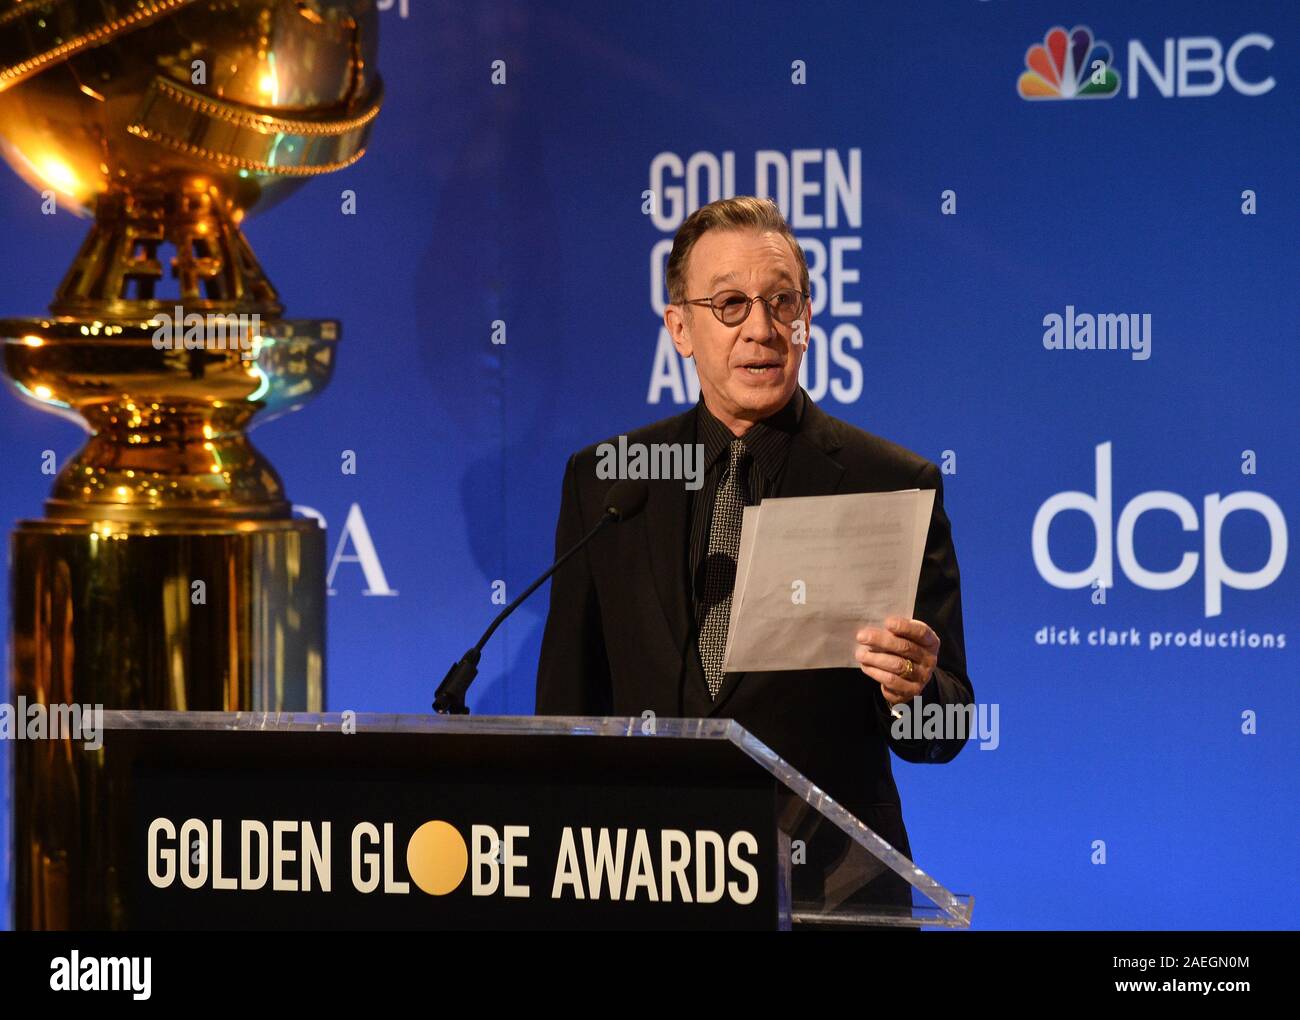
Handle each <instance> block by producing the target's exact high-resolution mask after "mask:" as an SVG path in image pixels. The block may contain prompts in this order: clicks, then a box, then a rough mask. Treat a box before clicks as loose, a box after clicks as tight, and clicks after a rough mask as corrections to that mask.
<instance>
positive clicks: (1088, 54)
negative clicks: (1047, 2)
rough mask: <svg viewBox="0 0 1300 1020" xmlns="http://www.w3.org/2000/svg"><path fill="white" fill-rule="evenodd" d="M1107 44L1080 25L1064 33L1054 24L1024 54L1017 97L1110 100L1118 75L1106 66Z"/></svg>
mask: <svg viewBox="0 0 1300 1020" xmlns="http://www.w3.org/2000/svg"><path fill="white" fill-rule="evenodd" d="M1112 56H1113V54H1112V53H1111V49H1110V44H1109V43H1104V42H1095V41H1093V37H1092V30H1091V29H1090V28H1086V27H1084V26H1083V25H1079V26H1078V27H1076V28H1074V29H1071V30H1070V31H1069V32H1067V31H1066V30H1065V29H1064V28H1062V27H1061V26H1059V25H1057V26H1056V27H1055V28H1052V29H1049V30H1048V32H1047V34H1046V35H1045V36H1043V41H1042V42H1041V43H1034V45H1032V46H1030V47H1029V50H1028V52H1026V53H1025V67H1026V69H1027V70H1025V71H1023V72H1021V75H1020V80H1019V81H1018V82H1017V83H1016V91H1018V92H1019V93H1020V98H1021V99H1114V98H1115V95H1116V94H1117V93H1118V92H1119V75H1118V74H1117V73H1116V72H1115V70H1114V69H1113V68H1112V67H1111V66H1110V62H1111V57H1112Z"/></svg>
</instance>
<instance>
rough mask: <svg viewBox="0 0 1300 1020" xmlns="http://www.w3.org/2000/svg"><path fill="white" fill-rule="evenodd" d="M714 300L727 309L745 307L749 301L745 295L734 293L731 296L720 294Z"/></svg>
mask: <svg viewBox="0 0 1300 1020" xmlns="http://www.w3.org/2000/svg"><path fill="white" fill-rule="evenodd" d="M713 300H714V301H715V302H716V303H717V304H718V305H720V306H721V307H723V308H726V307H727V306H728V305H730V306H731V307H733V308H734V307H735V306H736V305H743V304H744V303H745V301H746V300H747V299H746V297H745V295H744V294H738V293H734V292H733V293H730V294H719V295H718V296H717V297H716V298H714V299H713Z"/></svg>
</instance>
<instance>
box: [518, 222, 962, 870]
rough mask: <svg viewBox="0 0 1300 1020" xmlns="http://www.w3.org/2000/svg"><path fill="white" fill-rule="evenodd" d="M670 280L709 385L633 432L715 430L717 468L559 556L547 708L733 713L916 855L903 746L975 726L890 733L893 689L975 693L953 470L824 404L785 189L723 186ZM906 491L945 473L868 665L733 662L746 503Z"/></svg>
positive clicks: (935, 748)
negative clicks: (732, 622) (730, 646)
mask: <svg viewBox="0 0 1300 1020" xmlns="http://www.w3.org/2000/svg"><path fill="white" fill-rule="evenodd" d="M667 283H668V294H669V300H670V302H671V303H670V304H669V305H668V307H667V309H666V311H665V312H664V322H665V324H666V325H667V328H668V330H669V332H670V335H671V336H672V340H673V344H674V345H675V346H676V348H677V351H678V352H679V353H680V354H681V355H682V356H683V357H687V358H694V359H695V365H696V370H697V374H698V375H699V380H700V401H699V403H698V404H697V405H696V406H695V407H693V408H692V409H691V410H689V411H687V412H685V413H684V414H679V415H676V416H675V417H672V418H667V419H665V420H663V421H659V422H655V423H654V424H652V425H647V426H645V427H644V428H641V429H639V430H637V431H635V432H632V433H630V434H629V435H628V437H627V443H628V445H629V447H631V445H632V444H633V443H641V444H646V445H647V446H650V445H651V444H661V443H669V444H680V446H681V447H682V448H684V447H685V446H686V445H687V444H693V443H700V444H703V446H704V450H705V464H706V472H705V476H704V481H703V485H702V487H700V488H698V489H697V490H695V491H694V492H692V491H691V490H689V489H688V488H687V487H686V486H685V485H684V484H683V483H682V482H680V481H676V482H673V481H655V482H651V483H650V496H649V499H648V501H647V503H646V508H645V510H644V511H643V513H642V514H641V515H640V516H638V517H636V518H634V519H633V520H631V521H629V522H628V523H627V524H625V525H619V526H616V527H612V528H608V529H606V530H605V531H603V532H602V533H601V534H599V535H597V536H596V538H595V539H594V540H593V541H592V542H591V543H590V544H589V545H588V546H587V548H586V549H585V550H584V552H583V553H581V554H579V555H578V556H575V557H574V558H573V559H572V560H571V561H570V562H569V563H566V564H565V565H564V566H563V567H562V568H561V569H560V570H559V571H557V572H556V574H555V575H554V577H553V579H552V581H551V604H550V614H549V616H548V617H547V621H546V631H545V634H544V636H543V639H542V650H541V657H540V660H539V663H538V673H537V712H538V713H539V714H546V715H556V714H570V715H618V716H640V715H641V714H642V713H643V712H645V711H647V710H650V711H653V712H654V713H655V714H656V715H658V716H666V717H680V716H721V717H727V718H733V719H735V720H737V721H738V722H739V723H740V724H741V725H743V726H744V727H745V728H746V729H748V730H749V731H750V732H752V733H753V734H755V735H756V736H757V737H758V738H759V739H761V740H762V741H764V742H765V743H766V744H768V745H769V746H770V747H771V748H772V749H773V750H774V751H776V752H777V753H778V754H779V755H781V756H782V757H783V758H784V759H785V760H786V761H788V762H789V763H790V764H791V765H793V766H794V767H795V768H797V769H799V770H800V771H801V772H803V773H804V774H805V775H806V776H808V777H809V778H810V779H812V780H813V781H814V782H816V783H817V784H818V785H819V786H821V787H822V788H823V789H824V790H825V791H826V792H827V793H829V794H830V795H831V796H832V797H834V798H835V799H836V800H838V801H839V802H840V803H841V804H843V805H844V807H845V808H846V809H847V810H849V811H850V812H852V813H853V814H854V815H856V816H857V817H858V818H860V819H861V820H862V821H864V822H865V823H866V824H867V825H869V826H870V827H871V828H873V829H874V830H875V831H876V832H877V833H879V834H880V835H881V836H882V837H883V838H884V839H885V840H887V841H888V842H889V843H890V844H892V845H893V846H894V847H895V848H896V849H898V850H900V851H902V852H903V853H904V854H907V855H908V856H909V857H910V856H911V848H910V845H909V843H908V839H907V831H906V829H905V827H904V825H903V818H902V811H901V807H900V804H899V797H898V790H897V788H896V787H895V785H894V779H893V774H892V772H891V769H890V758H889V750H890V748H892V749H893V751H894V753H895V754H897V755H898V756H899V757H901V758H903V759H905V760H907V761H911V762H947V761H950V760H952V758H953V757H954V756H955V755H956V754H957V753H958V751H960V750H961V748H962V746H963V745H964V743H965V739H964V736H963V737H961V738H954V737H952V736H951V735H945V736H946V737H947V739H934V740H921V739H910V738H898V737H895V736H894V735H893V734H892V733H891V724H892V723H893V721H894V720H893V717H892V716H891V712H890V706H893V705H898V704H900V703H902V702H908V703H912V704H914V703H913V699H914V698H915V697H917V696H919V697H920V698H921V699H922V705H923V706H928V705H930V704H932V703H933V704H939V705H949V704H962V705H967V704H972V703H973V697H974V695H973V690H972V687H971V682H970V680H969V678H968V677H967V676H966V656H965V649H964V641H963V637H962V619H961V594H960V590H959V578H958V572H957V559H956V555H955V553H954V551H953V546H952V539H951V535H950V531H949V524H948V518H947V516H946V515H945V513H944V508H943V483H942V479H941V476H940V474H939V471H938V469H937V468H936V467H935V465H934V464H932V463H930V462H929V461H927V460H925V459H923V458H922V457H920V456H918V455H916V454H914V453H912V452H910V451H908V450H905V449H903V448H902V447H900V446H897V445H895V444H893V443H891V442H888V441H887V440H884V439H881V438H879V437H877V436H873V435H871V434H869V433H867V432H864V431H862V430H861V429H858V428H856V427H854V426H853V425H850V424H848V423H847V422H843V421H840V420H838V419H836V418H833V417H831V416H830V415H829V414H826V413H825V412H824V411H822V410H821V409H820V408H818V407H817V406H816V404H814V403H813V402H812V400H811V399H810V398H809V397H808V395H807V394H806V393H805V392H804V391H803V389H802V388H801V387H800V386H799V382H798V380H799V364H800V361H801V359H802V356H803V351H804V350H805V348H806V338H807V337H808V336H809V335H810V329H811V322H812V310H811V305H810V303H809V300H808V266H807V262H806V261H805V258H804V254H803V252H802V250H801V249H800V248H799V245H798V243H797V242H796V241H795V238H794V235H793V233H792V232H791V231H790V228H789V226H788V225H787V224H786V222H785V220H784V218H783V217H782V216H781V213H780V210H779V209H778V208H777V206H776V205H775V204H774V203H773V202H771V201H769V200H766V199H757V198H752V197H740V198H733V199H724V200H722V201H718V202H714V203H711V204H710V205H706V206H703V207H702V208H700V209H699V210H697V211H696V212H695V213H693V214H692V215H691V216H689V217H687V219H686V221H685V222H684V223H683V224H682V225H681V227H680V229H679V230H678V231H677V235H676V237H675V239H674V241H673V248H672V252H671V254H670V255H669V259H668V269H667ZM597 445H598V444H593V445H592V446H589V447H587V448H586V449H584V450H582V451H580V452H578V453H576V454H574V455H573V456H572V457H570V458H569V462H568V466H567V468H566V470H565V476H564V487H563V491H562V496H561V505H560V515H559V523H558V526H557V528H556V552H557V555H558V554H559V553H560V552H562V551H564V550H566V549H568V548H569V547H570V546H572V545H573V544H575V543H576V542H577V541H578V539H579V538H581V537H582V536H583V535H584V534H586V532H587V530H588V529H590V528H591V527H592V526H593V525H594V523H595V521H596V520H597V519H598V518H599V517H600V515H601V513H602V512H603V507H604V504H603V497H604V496H605V494H606V492H607V491H608V490H609V487H610V485H611V484H612V483H611V482H610V480H609V479H608V477H605V478H601V477H599V476H598V474H597V470H596V464H597V450H596V446H597ZM911 488H921V489H934V490H936V491H935V500H934V509H933V514H932V517H931V521H930V528H929V534H928V537H927V539H926V547H925V556H924V559H923V562H922V567H921V579H920V585H919V587H918V590H917V600H916V610H915V613H916V618H915V619H891V620H888V621H886V626H885V627H884V628H878V627H870V626H866V625H865V623H864V625H863V626H862V627H861V628H859V629H858V631H857V632H856V640H857V653H856V657H857V660H858V662H859V664H860V665H859V668H857V669H854V668H843V669H820V670H802V671H776V672H747V673H727V674H723V673H722V650H723V648H724V646H725V643H726V629H727V622H728V616H729V613H730V604H731V590H732V586H733V585H734V579H735V558H736V555H737V547H738V542H739V533H740V512H741V507H742V505H753V504H755V503H758V502H759V501H761V500H762V499H763V498H764V497H765V496H782V497H784V496H817V495H827V494H830V493H845V492H889V491H894V490H898V489H911ZM823 863H825V862H823ZM887 877H888V876H887ZM903 892H906V890H903Z"/></svg>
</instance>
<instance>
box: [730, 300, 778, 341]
mask: <svg viewBox="0 0 1300 1020" xmlns="http://www.w3.org/2000/svg"><path fill="white" fill-rule="evenodd" d="M779 333H780V331H779V330H778V329H777V328H776V318H775V316H773V315H772V309H771V308H769V307H768V305H767V302H766V301H764V300H763V299H762V298H758V299H757V300H755V301H754V303H753V305H751V306H750V309H749V315H747V316H746V317H745V321H744V322H743V323H742V324H741V336H740V338H741V339H742V340H753V341H755V342H757V343H761V342H763V341H764V340H771V339H772V338H773V337H776V336H778V335H779Z"/></svg>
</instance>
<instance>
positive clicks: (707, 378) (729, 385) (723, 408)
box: [664, 230, 812, 434]
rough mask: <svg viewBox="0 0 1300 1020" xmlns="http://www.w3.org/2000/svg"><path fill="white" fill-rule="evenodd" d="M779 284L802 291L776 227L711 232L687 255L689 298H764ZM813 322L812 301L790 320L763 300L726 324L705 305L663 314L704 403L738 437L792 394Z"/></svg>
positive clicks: (673, 307)
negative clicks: (722, 294)
mask: <svg viewBox="0 0 1300 1020" xmlns="http://www.w3.org/2000/svg"><path fill="white" fill-rule="evenodd" d="M784 289H793V290H796V291H797V290H798V289H799V264H798V262H797V261H796V260H795V256H794V252H793V251H792V250H791V248H790V242H789V241H787V240H786V239H785V238H784V237H782V236H781V235H780V234H778V233H777V232H776V231H774V230H766V231H758V230H710V231H708V232H707V233H705V234H704V235H703V236H702V237H700V239H699V240H698V241H696V242H695V245H694V247H693V248H692V249H691V253H690V256H689V257H688V258H687V262H686V296H687V298H688V299H690V298H706V297H711V296H712V295H714V294H717V293H718V292H719V291H724V290H739V291H744V293H745V295H746V296H747V297H753V296H754V295H755V294H761V295H762V296H763V297H765V298H767V297H771V296H772V294H774V293H775V292H776V291H778V290H784ZM811 320H812V307H811V305H808V306H807V307H805V308H804V310H803V312H802V314H801V317H800V318H799V319H796V320H795V321H794V322H793V323H791V324H789V325H787V324H785V323H781V322H777V321H776V319H774V318H773V317H772V314H771V312H770V311H769V310H768V308H767V306H766V305H765V304H764V303H763V302H761V301H755V302H754V304H753V306H752V307H751V308H750V310H749V315H748V317H746V319H745V321H744V322H742V323H741V324H740V325H739V326H724V325H723V324H722V323H721V322H719V321H718V319H717V317H716V316H714V314H713V312H712V311H711V310H710V309H709V308H707V307H706V306H704V305H694V306H686V307H681V306H678V305H669V306H668V308H667V309H666V310H665V312H664V323H665V325H667V327H668V332H669V334H670V335H671V336H672V338H673V346H675V347H676V348H677V352H678V353H679V354H681V356H682V357H684V358H690V357H693V358H694V359H695V368H696V371H697V373H698V374H699V377H700V393H701V395H702V396H703V397H704V403H705V406H707V407H708V409H709V410H710V411H711V412H713V415H714V416H715V417H716V418H717V419H718V420H719V421H721V422H722V423H723V424H724V425H726V426H728V427H729V428H730V429H731V430H732V432H737V433H738V434H743V430H745V429H748V428H749V424H751V423H753V422H756V421H759V420H760V419H763V418H766V417H768V416H770V415H772V414H774V413H776V412H777V411H779V410H780V409H781V408H782V407H784V406H785V404H786V402H787V401H788V400H789V399H790V397H791V396H792V395H793V393H794V391H795V387H797V386H798V385H799V364H800V362H801V361H802V359H803V352H804V350H805V346H806V343H807V340H806V338H807V337H808V336H809V335H810V334H809V329H810V327H811ZM796 330H800V332H801V333H802V343H800V344H796V343H794V342H793V340H794V336H795V331H796Z"/></svg>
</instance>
